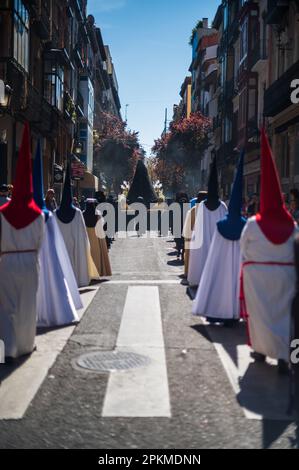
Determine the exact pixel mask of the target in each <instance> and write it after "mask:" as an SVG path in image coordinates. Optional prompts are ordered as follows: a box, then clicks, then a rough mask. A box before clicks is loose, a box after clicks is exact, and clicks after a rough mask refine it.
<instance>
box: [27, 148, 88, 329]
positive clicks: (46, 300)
mask: <svg viewBox="0 0 299 470" xmlns="http://www.w3.org/2000/svg"><path fill="white" fill-rule="evenodd" d="M33 183H34V184H33V186H34V199H35V202H36V203H37V205H38V206H39V207H40V208H41V209H42V211H43V212H44V214H45V217H46V230H45V237H44V240H43V243H42V247H41V250H40V257H39V259H40V267H41V271H40V279H39V286H38V291H37V326H38V327H56V326H62V325H69V324H71V323H76V322H78V321H79V318H78V315H77V312H76V308H82V302H81V299H80V295H79V291H78V287H77V283H76V279H75V275H74V272H73V269H72V266H71V262H70V259H69V256H68V253H67V250H66V246H65V243H64V241H63V238H62V235H61V233H60V231H59V227H58V225H57V221H56V218H55V217H54V216H53V214H52V213H51V212H50V211H49V210H48V209H47V208H46V204H45V200H44V185H43V164H42V154H41V145H40V141H38V144H37V148H36V155H35V159H34V165H33Z"/></svg>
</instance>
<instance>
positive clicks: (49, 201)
mask: <svg viewBox="0 0 299 470" xmlns="http://www.w3.org/2000/svg"><path fill="white" fill-rule="evenodd" d="M45 201H46V207H47V209H48V210H49V211H51V212H54V211H55V210H56V209H57V203H56V199H55V191H54V189H48V191H47V194H46V198H45Z"/></svg>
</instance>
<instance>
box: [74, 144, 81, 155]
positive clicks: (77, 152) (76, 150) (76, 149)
mask: <svg viewBox="0 0 299 470" xmlns="http://www.w3.org/2000/svg"><path fill="white" fill-rule="evenodd" d="M82 150H83V145H82V143H81V142H75V144H74V154H75V155H81V153H82Z"/></svg>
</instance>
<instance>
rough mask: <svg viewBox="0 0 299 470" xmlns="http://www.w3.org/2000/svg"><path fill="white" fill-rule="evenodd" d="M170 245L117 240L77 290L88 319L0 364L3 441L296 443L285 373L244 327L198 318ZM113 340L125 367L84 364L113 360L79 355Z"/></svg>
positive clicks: (107, 445) (14, 444) (17, 444)
mask: <svg viewBox="0 0 299 470" xmlns="http://www.w3.org/2000/svg"><path fill="white" fill-rule="evenodd" d="M173 246H174V244H173V241H172V240H171V239H166V238H138V237H137V236H136V235H135V234H132V235H131V236H130V237H129V238H124V239H117V240H116V241H115V243H114V244H113V246H112V249H111V262H112V270H113V277H112V278H111V280H110V281H106V282H101V283H100V284H94V285H92V286H90V287H89V288H85V289H83V290H81V295H82V298H83V302H84V304H85V311H84V310H82V312H81V314H82V313H83V317H82V319H81V322H80V323H79V324H78V325H77V326H76V327H67V328H60V329H56V330H50V331H46V332H45V331H43V332H39V335H38V336H37V351H35V352H34V353H33V354H32V356H31V357H29V358H28V359H27V360H26V361H25V360H24V361H23V362H22V363H19V364H18V367H16V366H14V367H13V366H7V365H6V366H5V367H4V366H1V369H0V379H1V380H2V383H1V386H0V419H1V421H0V447H1V448H53V447H55V448H72V449H74V448H96V449H119V448H126V449H134V448H157V449H158V448H163V449H166V448H176V449H183V448H185V449H195V448H197V449H200V448H270V447H273V448H291V447H297V446H298V441H297V440H296V426H295V424H294V423H292V422H291V421H288V417H287V416H286V415H285V411H286V408H287V405H288V379H287V378H281V377H278V375H277V371H276V368H275V367H272V366H271V364H254V363H252V362H251V361H250V358H249V353H248V347H247V346H246V334H245V329H244V325H243V324H240V325H239V326H237V327H235V328H232V329H230V328H224V327H220V326H217V325H215V326H209V325H205V324H204V322H203V321H201V320H200V319H199V317H193V316H192V315H191V299H190V295H188V294H187V291H186V287H185V286H184V285H182V284H181V277H180V275H181V274H182V265H181V263H180V262H179V261H177V259H176V253H175V252H174V249H173ZM161 319H162V322H161ZM115 348H116V349H117V351H118V353H122V354H123V358H122V361H121V364H120V362H118V366H119V365H123V366H124V367H127V369H126V370H115V371H113V372H110V373H109V372H105V371H103V370H102V371H101V370H100V371H95V370H94V371H91V370H88V369H86V368H84V367H82V365H85V366H86V365H87V366H89V367H92V368H96V367H97V366H98V368H99V369H100V368H101V365H102V367H103V364H104V362H105V360H106V363H107V360H109V358H108V359H107V357H106V356H105V357H104V355H102V356H101V357H100V359H101V360H100V359H99V357H98V358H97V360H93V361H92V358H89V359H88V358H86V357H85V356H84V355H85V354H89V353H95V352H104V351H106V352H107V351H108V352H109V351H113V350H115ZM82 356H83V357H82ZM78 361H79V362H78ZM118 366H116V368H117V367H118Z"/></svg>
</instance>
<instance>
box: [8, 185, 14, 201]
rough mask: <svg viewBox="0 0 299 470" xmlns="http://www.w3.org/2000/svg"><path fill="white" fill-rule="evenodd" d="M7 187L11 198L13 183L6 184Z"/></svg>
mask: <svg viewBox="0 0 299 470" xmlns="http://www.w3.org/2000/svg"><path fill="white" fill-rule="evenodd" d="M7 187H8V197H9V198H10V199H11V198H12V192H13V185H12V184H8V185H7Z"/></svg>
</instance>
